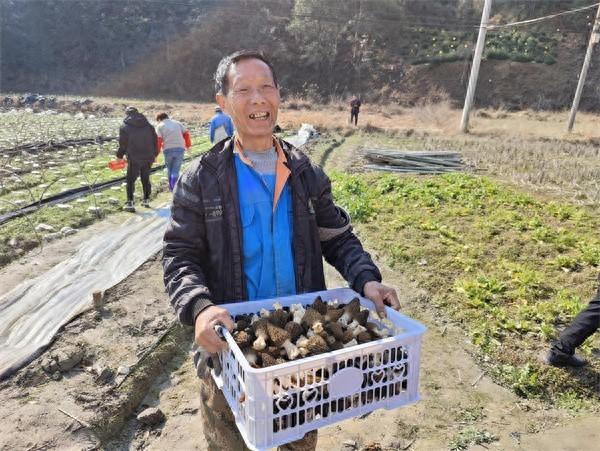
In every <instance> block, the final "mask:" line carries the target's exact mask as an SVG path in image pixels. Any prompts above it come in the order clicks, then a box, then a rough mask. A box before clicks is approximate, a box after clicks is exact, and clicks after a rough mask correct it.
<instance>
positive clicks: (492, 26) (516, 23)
mask: <svg viewBox="0 0 600 451" xmlns="http://www.w3.org/2000/svg"><path fill="white" fill-rule="evenodd" d="M599 5H600V2H599V3H594V4H593V5H588V6H583V7H581V8H576V9H571V10H568V11H562V12H559V13H555V14H549V15H547V16H542V17H536V18H535V19H527V20H520V21H517V22H510V23H505V24H499V25H488V26H487V29H488V30H493V29H496V28H507V27H514V26H518V25H526V24H532V23H537V22H542V21H544V20H550V19H554V18H556V17H559V16H566V15H568V14H575V13H579V12H581V11H586V10H588V9H592V8H595V7H596V6H599Z"/></svg>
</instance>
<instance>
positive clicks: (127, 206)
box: [123, 201, 135, 213]
mask: <svg viewBox="0 0 600 451" xmlns="http://www.w3.org/2000/svg"><path fill="white" fill-rule="evenodd" d="M123 210H124V211H128V212H129V213H135V207H134V206H133V201H128V202H127V203H126V204H125V205H124V206H123Z"/></svg>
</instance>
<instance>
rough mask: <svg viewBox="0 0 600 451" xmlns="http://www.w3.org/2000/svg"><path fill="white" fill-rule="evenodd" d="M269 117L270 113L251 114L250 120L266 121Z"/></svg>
mask: <svg viewBox="0 0 600 451" xmlns="http://www.w3.org/2000/svg"><path fill="white" fill-rule="evenodd" d="M268 117H269V113H267V112H263V113H252V114H250V119H266V118H268Z"/></svg>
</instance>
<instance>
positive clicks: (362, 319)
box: [354, 310, 369, 326]
mask: <svg viewBox="0 0 600 451" xmlns="http://www.w3.org/2000/svg"><path fill="white" fill-rule="evenodd" d="M354 319H355V320H356V322H357V323H358V324H360V325H361V326H364V325H365V324H367V320H368V319H369V311H368V310H361V311H360V312H358V313H357V314H356V315H354Z"/></svg>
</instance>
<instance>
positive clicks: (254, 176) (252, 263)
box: [234, 154, 296, 301]
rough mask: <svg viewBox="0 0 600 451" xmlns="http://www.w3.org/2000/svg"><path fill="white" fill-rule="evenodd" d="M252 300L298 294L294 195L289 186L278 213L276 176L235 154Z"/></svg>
mask: <svg viewBox="0 0 600 451" xmlns="http://www.w3.org/2000/svg"><path fill="white" fill-rule="evenodd" d="M234 158H235V169H236V177H237V182H238V198H239V203H240V219H241V223H242V224H241V225H242V250H243V254H244V256H243V258H244V275H245V277H246V288H247V292H248V300H249V301H253V300H256V299H267V298H273V297H280V296H289V295H293V294H296V276H295V274H294V254H293V250H292V245H293V241H292V240H293V226H294V223H293V210H292V192H291V189H290V186H289V183H286V184H285V186H284V188H283V191H282V193H281V195H280V196H279V200H278V202H277V205H276V208H275V211H273V193H274V191H275V174H273V175H262V174H259V173H258V172H257V171H256V170H254V169H253V168H252V167H250V166H248V165H247V164H245V163H244V162H243V161H242V160H241V159H240V158H239V155H238V154H234Z"/></svg>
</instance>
